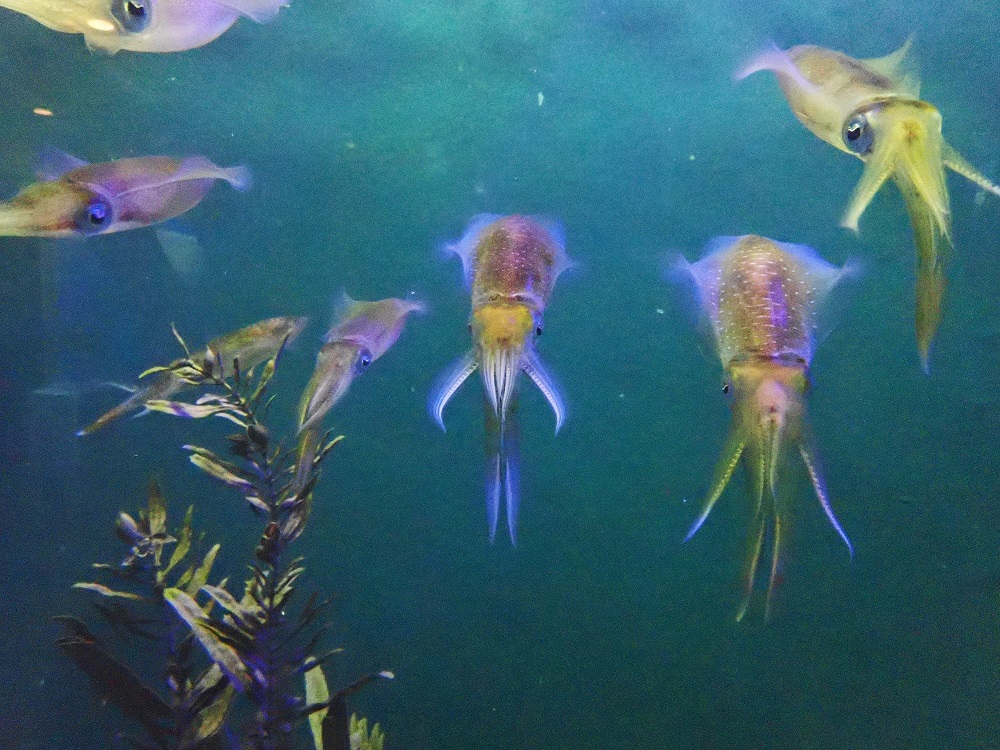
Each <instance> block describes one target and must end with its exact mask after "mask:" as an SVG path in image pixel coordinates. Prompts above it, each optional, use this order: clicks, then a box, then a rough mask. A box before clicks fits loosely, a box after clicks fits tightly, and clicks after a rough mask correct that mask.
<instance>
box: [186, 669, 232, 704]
mask: <svg viewBox="0 0 1000 750" xmlns="http://www.w3.org/2000/svg"><path fill="white" fill-rule="evenodd" d="M228 684H229V680H228V679H226V675H225V674H223V672H222V670H221V669H219V665H218V664H216V663H215V662H212V666H210V667H209V668H208V669H206V670H205V671H204V672H203V673H202V675H201V677H199V678H198V681H197V682H196V683H195V684H194V686H193V687H192V688H191V690H190V691H188V694H187V696H186V698H185V699H184V704H183V705H184V708H185V709H186V710H187V711H188V712H189V713H191V714H196V713H198V712H199V711H201V710H202V709H204V708H206V707H207V706H208V704H209V703H211V702H212V701H213V700H215V696H216V695H218V693H219V692H220V691H221V690H222V688H223V686H225V685H228Z"/></svg>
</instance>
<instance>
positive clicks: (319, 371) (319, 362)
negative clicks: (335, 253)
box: [299, 294, 425, 433]
mask: <svg viewBox="0 0 1000 750" xmlns="http://www.w3.org/2000/svg"><path fill="white" fill-rule="evenodd" d="M424 310H425V308H424V305H423V303H421V302H417V301H415V300H402V299H394V298H393V299H383V300H379V301H378V302H359V301H357V300H353V299H351V298H350V297H348V296H347V295H346V294H345V295H344V296H343V299H342V301H341V304H340V315H339V320H338V321H337V322H336V323H335V324H334V326H333V327H332V328H331V329H330V330H329V331H328V332H327V334H326V336H325V337H324V338H323V348H322V349H320V351H319V354H318V355H317V357H316V369H315V370H314V371H313V374H312V377H311V378H310V380H309V384H308V385H307V386H306V389H305V392H304V393H303V394H302V399H301V401H300V404H299V433H303V432H307V431H309V430H312V429H314V428H316V427H317V426H318V425H319V424H320V423H321V422H322V421H323V417H325V416H326V414H327V413H328V412H329V411H330V409H332V408H333V407H334V405H335V404H336V403H337V402H338V401H340V399H341V398H343V396H344V394H345V393H347V389H348V388H349V387H350V385H351V383H352V382H354V378H355V377H356V376H358V375H359V374H361V373H362V372H364V371H365V370H367V369H368V367H369V366H370V365H371V363H372V362H374V361H375V360H376V359H378V358H379V357H381V356H382V355H383V354H385V353H386V352H387V351H389V349H390V347H392V345H393V344H395V343H396V341H398V340H399V337H400V335H401V334H402V332H403V327H404V325H405V324H406V317H407V315H409V314H410V313H414V312H416V313H422V312H424Z"/></svg>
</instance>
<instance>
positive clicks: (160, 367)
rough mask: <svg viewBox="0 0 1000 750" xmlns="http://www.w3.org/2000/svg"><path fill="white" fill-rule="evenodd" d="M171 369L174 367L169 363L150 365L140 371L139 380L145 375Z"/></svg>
mask: <svg viewBox="0 0 1000 750" xmlns="http://www.w3.org/2000/svg"><path fill="white" fill-rule="evenodd" d="M173 369H174V368H173V367H171V366H170V365H154V366H153V367H150V368H149V369H147V370H143V371H142V372H140V373H139V380H142V379H143V378H145V377H147V376H148V375H155V374H156V373H158V372H169V371H171V370H173Z"/></svg>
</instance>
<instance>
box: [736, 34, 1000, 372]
mask: <svg viewBox="0 0 1000 750" xmlns="http://www.w3.org/2000/svg"><path fill="white" fill-rule="evenodd" d="M909 51H910V42H909V41H907V42H906V44H904V45H903V46H902V47H901V48H900V49H899V50H897V51H896V52H894V53H892V54H891V55H888V56H886V57H882V58H879V59H875V60H856V59H854V58H853V57H848V56H847V55H845V54H843V53H842V52H836V51H834V50H829V49H824V48H823V47H815V46H812V45H800V46H798V47H792V48H791V49H790V50H788V51H782V50H779V49H771V50H767V51H766V52H764V53H762V54H760V55H758V56H757V57H756V58H754V59H753V60H751V61H750V62H749V63H748V64H747V65H746V66H745V67H744V68H742V69H741V70H740V71H739V72H737V74H736V76H737V78H740V79H741V78H745V77H746V76H748V75H750V74H752V73H755V72H757V71H760V70H770V71H771V72H773V73H774V74H775V76H776V77H777V79H778V85H779V86H780V87H781V90H782V91H783V92H784V94H785V98H786V99H787V100H788V104H789V105H790V106H791V108H792V112H793V113H794V114H795V116H796V117H797V118H798V119H799V120H800V121H801V122H802V124H803V125H805V126H806V127H807V128H808V129H809V130H811V131H812V132H813V133H814V134H815V135H817V136H818V137H819V138H821V139H823V140H824V141H826V142H827V143H829V144H830V145H832V146H834V147H836V148H838V149H840V150H841V151H845V152H847V153H849V154H853V155H855V156H857V157H858V158H859V159H861V161H863V162H864V163H865V169H864V173H863V174H862V177H861V181H860V182H859V183H858V185H857V187H856V188H855V190H854V195H853V196H852V197H851V201H850V204H849V205H848V208H847V211H846V213H845V214H844V218H843V220H842V222H841V223H842V225H843V226H845V227H847V228H849V229H852V230H854V231H857V229H858V219H859V218H860V217H861V214H862V213H864V211H865V209H866V208H867V207H868V204H869V203H870V202H871V200H872V198H873V197H874V196H875V193H876V192H878V190H879V188H880V187H881V186H882V184H883V183H884V182H885V181H886V180H887V179H889V178H890V177H891V178H892V179H893V181H894V182H895V183H896V185H897V186H899V190H900V192H901V193H902V194H903V198H904V200H905V201H906V207H907V211H908V212H909V214H910V223H911V225H912V227H913V236H914V243H915V245H916V254H917V274H916V275H917V285H916V315H915V318H916V321H915V322H916V331H917V347H918V350H919V353H920V360H921V364H922V365H923V368H924V371H928V370H929V367H930V348H931V344H932V342H933V340H934V335H935V333H936V332H937V328H938V324H939V323H940V322H941V302H942V297H943V295H944V287H945V277H944V262H945V260H946V256H947V255H948V253H949V251H950V249H951V243H952V239H951V209H950V207H949V200H948V189H947V187H946V185H945V175H944V168H945V167H947V168H949V169H951V170H953V171H955V172H958V173H959V174H960V175H962V176H964V177H966V178H968V179H969V180H971V181H972V182H974V183H975V184H977V185H978V186H980V187H981V188H982V189H983V190H986V191H989V192H991V193H994V194H996V195H1000V188H998V187H997V186H996V185H994V184H993V183H991V182H990V181H989V180H987V179H986V178H985V177H984V176H983V175H981V174H980V173H979V172H978V171H977V170H976V169H975V167H973V166H972V165H971V164H969V162H968V161H966V160H965V159H964V158H963V157H962V156H961V155H960V154H959V153H958V152H957V151H955V149H953V148H952V147H951V146H950V145H949V144H948V143H947V142H946V141H945V140H944V138H943V137H942V135H941V113H940V112H938V110H937V108H936V107H934V105H932V104H928V103H927V102H924V101H921V100H920V82H919V80H918V77H917V74H916V71H915V66H914V65H913V63H912V61H911V58H910V55H909Z"/></svg>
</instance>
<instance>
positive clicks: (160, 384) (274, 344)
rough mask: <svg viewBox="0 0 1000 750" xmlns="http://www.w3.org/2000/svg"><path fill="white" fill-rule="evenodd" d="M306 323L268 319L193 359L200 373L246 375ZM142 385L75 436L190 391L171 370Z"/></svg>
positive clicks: (212, 345)
mask: <svg viewBox="0 0 1000 750" xmlns="http://www.w3.org/2000/svg"><path fill="white" fill-rule="evenodd" d="M307 322H308V318H301V317H281V318H268V319H267V320H262V321H260V322H259V323H254V324H253V325H249V326H246V327H245V328H240V329H239V330H237V331H233V332H232V333H227V334H225V335H223V336H218V337H216V338H214V339H212V340H211V341H209V342H208V345H207V346H206V347H205V350H204V351H203V352H200V353H197V354H193V355H192V359H193V360H194V362H195V363H196V364H198V365H199V366H200V367H202V369H204V370H206V371H207V372H208V373H210V374H214V375H216V376H221V377H230V376H232V375H233V374H235V372H236V369H237V368H239V371H240V372H241V373H242V374H244V375H245V374H247V373H249V372H250V371H251V370H252V369H253V368H255V367H256V366H257V365H259V364H261V363H263V362H266V361H268V360H269V359H272V358H274V357H276V356H278V352H280V351H281V349H282V347H284V346H285V344H287V343H288V342H290V341H293V340H294V339H295V338H297V337H298V335H299V334H300V333H302V330H303V329H304V328H305V327H306V323H307ZM182 361H183V360H177V361H175V362H173V363H172V364H174V365H178V364H180V363H181V362H182ZM142 381H143V385H140V386H139V387H137V388H136V389H135V391H134V392H133V393H132V395H131V396H130V397H129V398H127V399H125V400H124V401H123V402H122V403H120V404H118V406H116V407H114V408H113V409H109V410H108V411H106V412H105V413H104V414H102V415H101V416H99V417H98V418H97V419H96V420H94V422H92V423H91V424H89V425H87V426H86V427H84V428H83V429H82V430H80V431H79V432H77V433H76V434H77V436H78V437H82V436H84V435H89V434H91V433H93V432H96V431H97V430H99V429H101V428H102V427H104V426H105V425H107V424H108V423H109V422H112V421H114V420H115V419H117V418H118V417H123V416H125V415H126V414H129V413H131V412H134V411H138V410H140V409H142V408H143V407H144V406H145V404H146V403H147V402H148V401H157V400H161V399H169V398H170V397H171V396H173V395H174V394H176V393H179V392H180V391H183V390H184V389H185V388H188V387H190V384H189V383H187V382H186V381H185V380H184V379H183V378H181V377H180V376H178V375H176V374H175V373H173V372H171V371H170V370H164V371H161V372H157V373H155V374H150V375H147V376H146V377H144V378H143V379H142Z"/></svg>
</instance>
